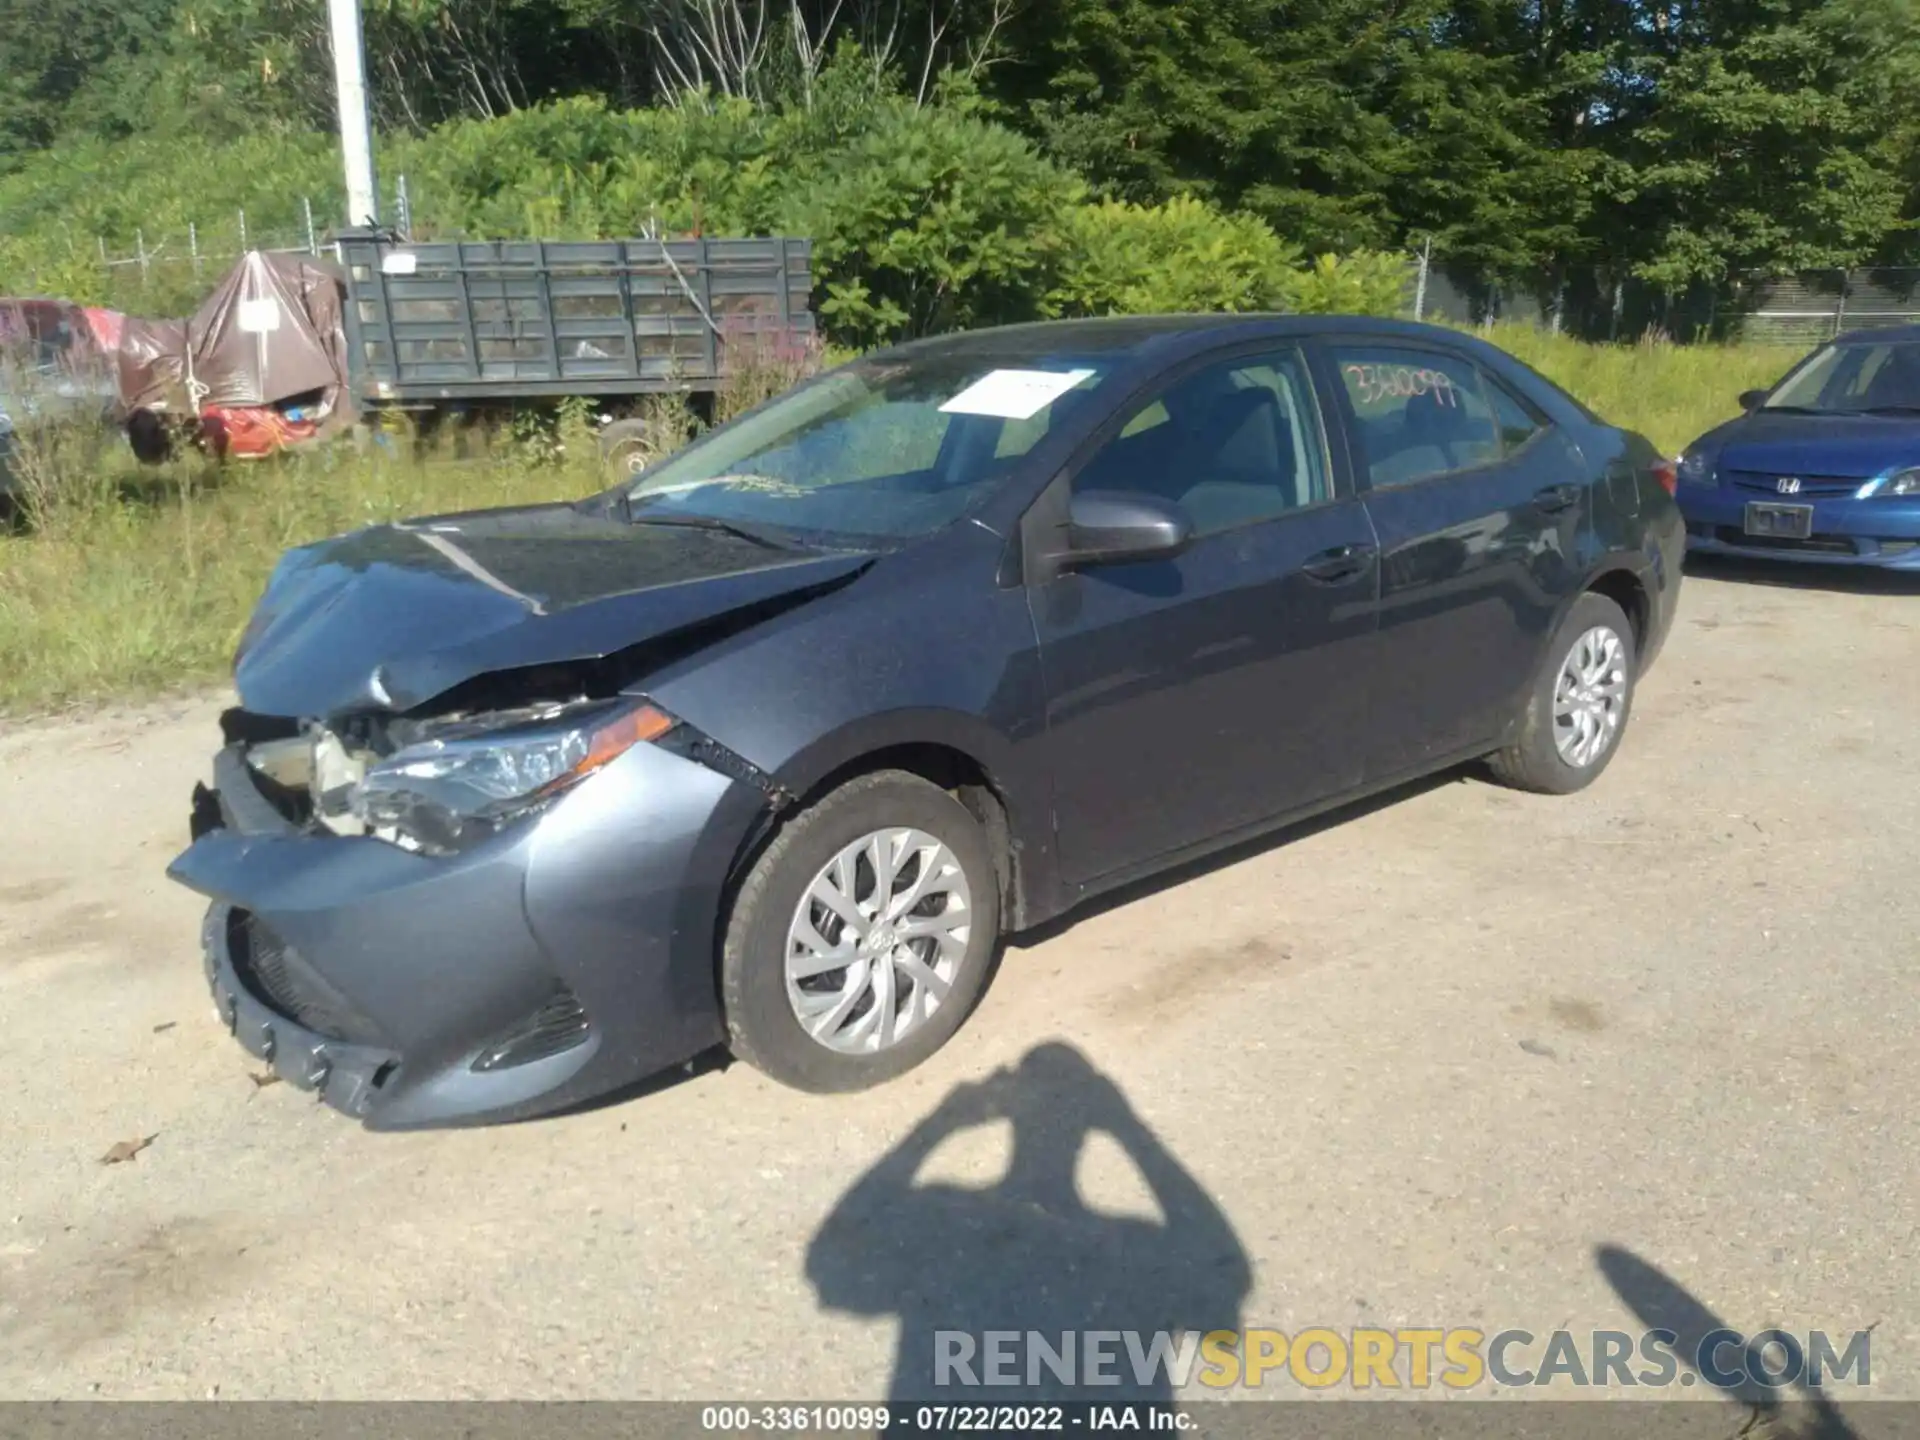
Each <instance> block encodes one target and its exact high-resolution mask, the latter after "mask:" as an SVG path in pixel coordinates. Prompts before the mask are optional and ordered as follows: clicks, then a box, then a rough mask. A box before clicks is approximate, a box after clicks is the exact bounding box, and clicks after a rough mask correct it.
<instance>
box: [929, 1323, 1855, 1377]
mask: <svg viewBox="0 0 1920 1440" xmlns="http://www.w3.org/2000/svg"><path fill="white" fill-rule="evenodd" d="M1871 1347H1872V1336H1871V1334H1870V1333H1869V1332H1868V1331H1865V1330H1856V1331H1852V1332H1847V1333H1842V1334H1840V1335H1838V1336H1830V1335H1829V1334H1828V1333H1827V1332H1826V1331H1823V1330H1813V1331H1809V1332H1807V1333H1806V1334H1805V1335H1804V1336H1801V1335H1794V1334H1792V1333H1790V1332H1788V1331H1785V1330H1766V1331H1762V1332H1761V1333H1760V1334H1757V1335H1753V1336H1747V1335H1743V1334H1741V1333H1740V1332H1738V1331H1735V1330H1715V1331H1711V1332H1709V1333H1708V1334H1706V1335H1704V1336H1702V1337H1700V1339H1699V1340H1698V1341H1697V1342H1692V1341H1689V1342H1688V1343H1687V1344H1685V1345H1683V1344H1682V1343H1681V1340H1680V1337H1679V1336H1678V1335H1676V1334H1675V1333H1674V1332H1673V1331H1671V1330H1646V1331H1640V1332H1637V1333H1636V1332H1630V1331H1626V1330H1591V1331H1572V1330H1555V1331H1552V1332H1550V1333H1547V1334H1543V1335H1536V1334H1534V1333H1533V1332H1532V1331H1529V1330H1518V1329H1510V1330H1499V1331H1491V1332H1489V1331H1486V1330H1479V1329H1471V1328H1453V1329H1442V1328H1439V1327H1434V1328H1431V1329H1428V1328H1416V1327H1407V1328H1397V1329H1392V1330H1387V1329H1371V1328H1355V1329H1347V1330H1335V1329H1332V1328H1329V1327H1323V1326H1314V1327H1310V1328H1308V1329H1304V1330H1299V1331H1295V1332H1294V1333H1293V1334H1291V1335H1289V1334H1288V1333H1287V1332H1285V1331H1282V1330H1239V1331H1235V1330H1214V1331H1210V1332H1208V1333H1207V1334H1205V1335H1196V1334H1192V1333H1180V1334H1170V1333H1168V1332H1165V1331H1161V1332H1156V1333H1153V1334H1142V1333H1141V1332H1138V1331H1132V1330H1086V1331H1067V1332H1063V1333H1055V1334H1043V1333H1041V1332H1039V1331H1036V1330H1028V1331H1020V1330H987V1331H981V1332H978V1333H975V1332H971V1331H965V1330H940V1331H936V1332H935V1333H934V1354H933V1381H934V1384H935V1385H936V1386H938V1387H941V1388H943V1389H944V1388H946V1387H949V1386H951V1387H956V1388H959V1389H971V1388H985V1389H991V1388H995V1387H1003V1386H1004V1387H1011V1386H1024V1387H1029V1388H1031V1387H1036V1386H1041V1385H1050V1386H1072V1387H1086V1388H1089V1389H1093V1390H1098V1389H1099V1388H1101V1387H1108V1386H1132V1387H1134V1388H1136V1389H1141V1390H1151V1389H1163V1390H1170V1391H1180V1390H1184V1389H1186V1388H1187V1387H1188V1386H1189V1385H1196V1384H1197V1385H1199V1386H1202V1387H1205V1388H1209V1389H1216V1390H1224V1389H1233V1388H1248V1389H1254V1388H1259V1387H1262V1386H1268V1385H1297V1386H1300V1387H1303V1388H1305V1389H1309V1390H1324V1389H1328V1388H1331V1387H1333V1386H1341V1385H1344V1386H1348V1387H1351V1388H1353V1389H1356V1390H1368V1389H1389V1390H1426V1389H1430V1388H1433V1387H1435V1386H1438V1387H1441V1388H1444V1389H1448V1390H1473V1389H1477V1388H1480V1387H1482V1386H1494V1387H1501V1386H1506V1387H1520V1386H1535V1387H1541V1386H1563V1387H1569V1388H1579V1389H1585V1388H1609V1387H1611V1388H1639V1387H1645V1386H1652V1387H1656V1388H1657V1387H1664V1386H1674V1387H1680V1388H1685V1387H1689V1386H1692V1385H1695V1384H1698V1383H1703V1382H1704V1383H1705V1384H1708V1385H1711V1386H1713V1387H1715V1388H1717V1389H1722V1390H1730V1389H1735V1388H1744V1387H1746V1386H1749V1385H1759V1386H1763V1387H1765V1388H1767V1389H1775V1390H1777V1389H1785V1388H1787V1387H1790V1386H1802V1387H1805V1388H1808V1389H1821V1388H1824V1387H1828V1386H1831V1385H1835V1384H1839V1383H1848V1384H1851V1385H1855V1386H1866V1385H1870V1384H1871V1383H1872V1353H1871Z"/></svg>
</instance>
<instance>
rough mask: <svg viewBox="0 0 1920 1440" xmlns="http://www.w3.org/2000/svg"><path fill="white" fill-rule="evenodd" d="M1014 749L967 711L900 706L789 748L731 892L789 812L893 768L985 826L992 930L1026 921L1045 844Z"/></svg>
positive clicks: (1041, 811)
mask: <svg viewBox="0 0 1920 1440" xmlns="http://www.w3.org/2000/svg"><path fill="white" fill-rule="evenodd" d="M1015 755H1016V752H1015V746H1014V745H1013V743H1012V742H1011V741H1010V740H1008V739H1007V737H1005V736H1003V735H1001V734H1000V733H999V732H997V731H995V730H994V729H993V728H992V727H991V726H989V725H987V724H986V723H985V722H984V721H981V720H979V719H977V718H975V717H972V716H967V715H963V714H960V713H958V712H956V711H942V710H927V711H905V712H893V713H890V714H884V715H878V716H872V717H868V718H865V719H863V720H862V721H860V722H858V723H856V724H853V725H850V726H847V727H845V728H844V729H842V730H840V731H837V732H835V733H834V734H832V735H829V736H827V737H825V738H823V739H822V740H820V741H818V742H816V743H815V744H813V745H811V746H809V747H807V749H806V750H804V751H802V752H801V753H800V754H798V755H796V756H795V757H794V758H793V759H792V760H791V761H789V762H788V763H787V764H786V765H784V766H782V767H781V768H780V770H779V771H778V772H777V773H776V774H775V775H774V776H773V777H772V778H773V780H774V782H775V784H776V786H777V790H776V795H777V797H778V801H779V803H778V804H777V805H775V806H774V807H771V808H769V810H768V811H767V813H766V814H765V816H764V817H763V821H762V823H761V824H760V825H759V826H757V827H756V828H755V830H754V832H753V833H751V834H750V835H749V836H748V837H747V838H746V840H745V841H744V842H743V844H742V846H741V848H740V853H739V854H738V855H737V856H736V858H735V861H734V865H733V873H732V875H731V876H730V879H729V886H728V890H729V900H728V903H729V904H731V891H732V889H733V887H734V886H735V885H737V884H738V881H739V879H740V878H741V877H742V876H744V875H745V873H746V872H747V871H748V870H749V869H750V868H751V867H752V865H753V863H754V861H755V860H756V859H757V858H758V857H759V855H760V853H761V851H763V850H764V849H765V848H766V846H767V845H768V844H770V843H771V842H772V840H773V837H774V836H775V835H777V834H778V833H779V831H780V828H781V825H782V824H783V823H784V822H785V821H786V820H787V819H788V818H789V817H791V816H793V815H795V814H798V813H799V812H801V811H802V810H804V809H806V808H807V807H808V806H810V805H812V804H814V803H815V802H816V801H818V800H819V799H821V798H822V797H823V796H825V795H827V794H829V793H831V792H832V791H834V790H837V789H838V788H840V787H841V786H842V785H844V784H846V783H847V782H848V781H850V780H853V779H856V778H858V777H859V776H862V775H871V774H874V773H875V772H877V771H882V770H900V771H904V772H906V773H907V774H910V775H917V776H919V777H920V778H921V779H923V780H925V781H927V782H928V783H930V784H933V785H937V786H939V787H940V788H941V789H942V790H945V791H947V792H949V793H950V794H952V795H953V796H954V797H955V798H956V799H958V800H959V801H960V803H961V804H963V805H965V806H966V807H967V809H968V811H970V812H971V813H972V815H973V816H974V818H975V819H976V820H978V821H979V822H980V825H981V827H982V829H984V830H985V831H986V835H987V840H988V844H989V845H990V847H991V848H992V850H993V853H994V858H995V864H996V867H997V869H998V872H999V873H998V879H999V882H1000V892H1001V896H1002V905H1001V927H1002V929H1004V930H1009V931H1012V930H1019V929H1022V928H1025V927H1026V926H1027V925H1028V924H1030V923H1032V921H1031V920H1030V918H1029V917H1031V916H1032V915H1033V914H1034V912H1035V904H1036V897H1035V882H1036V879H1037V878H1038V877H1039V876H1040V875H1041V874H1042V873H1043V867H1044V865H1045V863H1046V859H1047V857H1049V856H1050V855H1051V853H1052V846H1051V844H1050V842H1049V839H1048V837H1047V835H1046V833H1045V831H1044V829H1036V828H1035V827H1036V826H1040V825H1043V824H1044V817H1045V814H1046V807H1045V806H1044V804H1041V803H1036V800H1035V797H1031V796H1029V795H1027V794H1026V793H1025V790H1024V788H1023V786H1022V785H1021V784H1020V783H1019V781H1018V779H1017V775H1018V764H1017V760H1016V758H1015Z"/></svg>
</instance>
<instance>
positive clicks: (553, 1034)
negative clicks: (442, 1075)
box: [473, 985, 591, 1070]
mask: <svg viewBox="0 0 1920 1440" xmlns="http://www.w3.org/2000/svg"><path fill="white" fill-rule="evenodd" d="M590 1028H591V1027H590V1026H589V1024H588V1021H587V1012H586V1009H585V1008H584V1007H583V1006H582V1005H581V1004H580V997H579V996H577V995H575V994H574V993H573V991H571V990H569V989H568V988H567V987H566V986H565V985H562V986H561V987H560V988H559V989H558V990H556V991H555V992H554V993H553V997H552V998H551V999H549V1000H548V1001H547V1003H546V1004H544V1005H542V1006H541V1007H540V1008H539V1009H538V1010H536V1011H534V1012H533V1014H531V1015H529V1016H528V1017H527V1018H526V1019H524V1020H522V1021H521V1022H520V1023H519V1024H517V1025H515V1026H514V1027H513V1028H512V1029H511V1030H509V1031H507V1032H506V1033H505V1034H504V1035H500V1036H498V1037H496V1038H495V1040H494V1041H493V1043H492V1044H491V1045H489V1046H487V1048H486V1049H484V1050H482V1051H481V1052H480V1057H479V1059H477V1060H475V1061H474V1062H473V1068H474V1069H475V1070H509V1069H511V1068H513V1067H514V1066H515V1065H531V1064H532V1063H533V1062H534V1061H535V1060H545V1059H548V1058H549V1057H551V1056H554V1055H558V1054H561V1053H562V1052H564V1051H567V1050H571V1049H572V1048H573V1047H574V1046H576V1045H578V1044H580V1043H581V1042H582V1041H584V1040H585V1039H586V1038H587V1032H588V1030H589V1029H590Z"/></svg>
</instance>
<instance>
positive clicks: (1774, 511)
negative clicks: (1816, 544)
mask: <svg viewBox="0 0 1920 1440" xmlns="http://www.w3.org/2000/svg"><path fill="white" fill-rule="evenodd" d="M1747 534H1749V535H1765V536H1767V537H1769V538H1770V539H1775V540H1806V539H1810V538H1811V537H1812V535H1813V506H1811V505H1766V504H1761V503H1759V502H1755V503H1754V504H1752V505H1749V506H1747Z"/></svg>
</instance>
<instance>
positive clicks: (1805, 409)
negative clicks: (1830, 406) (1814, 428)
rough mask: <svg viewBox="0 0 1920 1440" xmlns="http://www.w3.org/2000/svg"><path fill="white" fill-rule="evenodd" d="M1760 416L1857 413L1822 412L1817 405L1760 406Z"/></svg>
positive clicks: (1841, 411)
mask: <svg viewBox="0 0 1920 1440" xmlns="http://www.w3.org/2000/svg"><path fill="white" fill-rule="evenodd" d="M1759 413H1760V414H1762V415H1847V414H1852V413H1857V412H1852V411H1847V410H1822V409H1821V408H1820V407H1819V406H1818V405H1762V406H1761V407H1760V410H1759Z"/></svg>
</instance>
